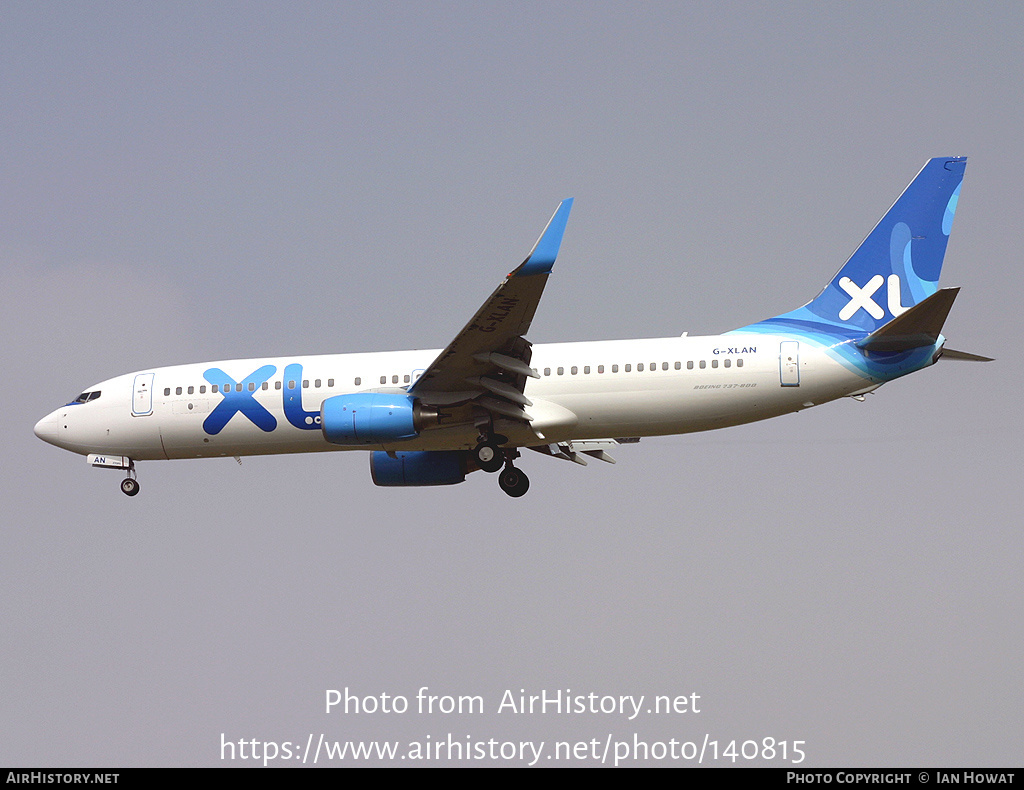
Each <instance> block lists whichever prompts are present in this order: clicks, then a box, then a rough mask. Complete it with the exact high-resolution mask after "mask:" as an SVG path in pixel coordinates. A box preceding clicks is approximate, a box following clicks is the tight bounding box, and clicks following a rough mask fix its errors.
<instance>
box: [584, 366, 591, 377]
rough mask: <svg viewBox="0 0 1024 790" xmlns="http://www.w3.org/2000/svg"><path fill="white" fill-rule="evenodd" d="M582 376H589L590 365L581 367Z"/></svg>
mask: <svg viewBox="0 0 1024 790" xmlns="http://www.w3.org/2000/svg"><path fill="white" fill-rule="evenodd" d="M583 375H584V376H589V375H590V365H585V366H584V367H583Z"/></svg>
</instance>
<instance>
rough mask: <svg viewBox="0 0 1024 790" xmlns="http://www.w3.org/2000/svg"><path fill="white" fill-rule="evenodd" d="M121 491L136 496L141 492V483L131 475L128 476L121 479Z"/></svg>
mask: <svg viewBox="0 0 1024 790" xmlns="http://www.w3.org/2000/svg"><path fill="white" fill-rule="evenodd" d="M121 493H123V494H125V495H127V496H135V495H136V494H137V493H139V483H138V481H137V480H133V479H132V478H130V477H126V478H125V479H124V480H122V481H121Z"/></svg>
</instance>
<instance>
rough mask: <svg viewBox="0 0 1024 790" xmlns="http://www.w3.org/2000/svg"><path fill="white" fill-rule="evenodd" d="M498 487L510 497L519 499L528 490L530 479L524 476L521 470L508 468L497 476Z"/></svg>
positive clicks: (512, 467)
mask: <svg viewBox="0 0 1024 790" xmlns="http://www.w3.org/2000/svg"><path fill="white" fill-rule="evenodd" d="M498 485H499V486H501V490H502V491H504V492H505V493H506V494H508V495H509V496H510V497H521V496H522V495H523V494H525V493H526V492H527V491H529V490H530V478H528V477H527V476H526V474H525V473H524V472H523V470H522V469H517V468H516V467H514V466H508V467H506V468H505V471H504V472H502V473H501V474H500V475H499V476H498Z"/></svg>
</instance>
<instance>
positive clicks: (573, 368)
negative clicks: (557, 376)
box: [569, 365, 579, 376]
mask: <svg viewBox="0 0 1024 790" xmlns="http://www.w3.org/2000/svg"><path fill="white" fill-rule="evenodd" d="M569 372H570V373H572V375H574V376H575V375H576V374H577V373H579V368H578V367H576V366H575V365H573V366H572V368H570V369H569Z"/></svg>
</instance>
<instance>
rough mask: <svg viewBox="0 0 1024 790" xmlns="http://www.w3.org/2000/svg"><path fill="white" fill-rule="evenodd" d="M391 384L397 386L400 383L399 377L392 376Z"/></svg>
mask: <svg viewBox="0 0 1024 790" xmlns="http://www.w3.org/2000/svg"><path fill="white" fill-rule="evenodd" d="M391 383H392V384H397V383H398V376H392V377H391Z"/></svg>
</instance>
